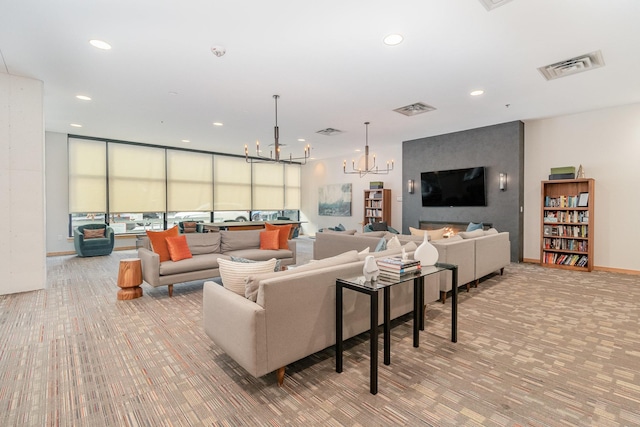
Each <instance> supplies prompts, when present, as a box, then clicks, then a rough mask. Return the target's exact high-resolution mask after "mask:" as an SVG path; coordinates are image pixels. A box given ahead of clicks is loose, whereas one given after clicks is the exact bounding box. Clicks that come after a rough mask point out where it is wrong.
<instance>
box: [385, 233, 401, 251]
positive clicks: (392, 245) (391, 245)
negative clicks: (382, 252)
mask: <svg viewBox="0 0 640 427" xmlns="http://www.w3.org/2000/svg"><path fill="white" fill-rule="evenodd" d="M401 247H402V244H401V243H400V240H398V236H393V237H392V238H391V239H389V241H388V242H387V249H396V248H401Z"/></svg>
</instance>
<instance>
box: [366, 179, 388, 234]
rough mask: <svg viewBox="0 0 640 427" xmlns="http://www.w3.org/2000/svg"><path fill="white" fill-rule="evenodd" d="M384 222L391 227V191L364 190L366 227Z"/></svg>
mask: <svg viewBox="0 0 640 427" xmlns="http://www.w3.org/2000/svg"><path fill="white" fill-rule="evenodd" d="M380 221H384V222H386V223H387V225H391V190H388V189H386V190H385V189H382V188H380V189H377V190H364V223H363V224H364V225H367V224H370V223H373V222H380Z"/></svg>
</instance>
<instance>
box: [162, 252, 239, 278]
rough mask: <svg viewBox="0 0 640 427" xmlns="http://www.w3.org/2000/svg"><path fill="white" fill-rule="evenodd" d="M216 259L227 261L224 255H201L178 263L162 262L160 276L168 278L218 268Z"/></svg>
mask: <svg viewBox="0 0 640 427" xmlns="http://www.w3.org/2000/svg"><path fill="white" fill-rule="evenodd" d="M218 258H224V259H229V257H228V256H226V255H220V254H202V255H196V256H194V257H193V258H187V259H183V260H180V261H176V262H173V261H163V262H161V263H160V275H161V276H168V275H171V274H180V273H189V272H192V271H200V270H210V269H212V268H219V265H218Z"/></svg>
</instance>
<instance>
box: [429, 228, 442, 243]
mask: <svg viewBox="0 0 640 427" xmlns="http://www.w3.org/2000/svg"><path fill="white" fill-rule="evenodd" d="M444 232H445V229H444V227H442V228H439V229H437V230H427V234H428V235H429V240H440V239H443V238H444Z"/></svg>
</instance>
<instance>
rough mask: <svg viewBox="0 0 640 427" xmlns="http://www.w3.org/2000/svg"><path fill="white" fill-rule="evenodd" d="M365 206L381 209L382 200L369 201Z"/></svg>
mask: <svg viewBox="0 0 640 427" xmlns="http://www.w3.org/2000/svg"><path fill="white" fill-rule="evenodd" d="M367 205H368V207H370V208H382V200H370V201H369V202H368V203H367Z"/></svg>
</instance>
